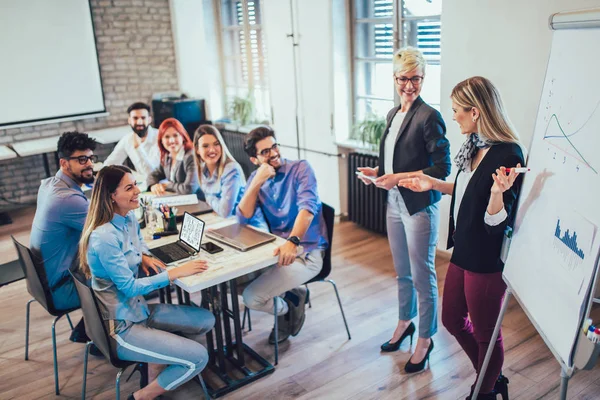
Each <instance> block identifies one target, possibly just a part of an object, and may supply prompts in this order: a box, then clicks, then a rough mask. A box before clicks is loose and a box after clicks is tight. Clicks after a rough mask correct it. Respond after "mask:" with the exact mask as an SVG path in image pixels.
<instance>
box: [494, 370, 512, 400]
mask: <svg viewBox="0 0 600 400" xmlns="http://www.w3.org/2000/svg"><path fill="white" fill-rule="evenodd" d="M509 383H510V381H509V380H508V378H507V377H505V376H504V375H502V374H500V376H499V377H498V380H497V381H496V383H494V393H496V395H498V394H499V395H501V396H502V400H509V399H508V384H509Z"/></svg>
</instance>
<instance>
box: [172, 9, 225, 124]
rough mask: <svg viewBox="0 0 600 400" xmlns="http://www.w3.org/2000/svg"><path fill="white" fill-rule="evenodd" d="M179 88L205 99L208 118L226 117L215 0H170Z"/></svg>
mask: <svg viewBox="0 0 600 400" xmlns="http://www.w3.org/2000/svg"><path fill="white" fill-rule="evenodd" d="M170 6H171V24H172V30H173V41H174V43H175V57H176V64H177V75H178V78H179V89H180V90H181V91H182V92H184V93H186V94H187V95H188V96H190V97H194V98H199V99H205V100H206V113H207V119H215V118H219V117H222V116H223V101H222V91H221V72H220V68H219V55H218V52H217V49H216V42H215V40H214V37H215V32H214V23H213V20H214V13H213V9H212V0H171V1H170Z"/></svg>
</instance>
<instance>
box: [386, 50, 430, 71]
mask: <svg viewBox="0 0 600 400" xmlns="http://www.w3.org/2000/svg"><path fill="white" fill-rule="evenodd" d="M392 64H393V66H394V74H396V73H407V72H410V71H412V70H414V69H417V68H421V70H422V71H423V75H425V67H426V66H427V61H425V57H424V56H423V53H421V51H419V50H418V49H416V48H414V47H403V48H401V49H400V50H398V51H397V52H396V53H395V54H394V57H393V59H392Z"/></svg>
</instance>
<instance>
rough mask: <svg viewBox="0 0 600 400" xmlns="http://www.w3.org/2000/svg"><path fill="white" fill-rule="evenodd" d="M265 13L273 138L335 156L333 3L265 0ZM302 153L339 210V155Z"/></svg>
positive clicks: (289, 153) (326, 198) (287, 152)
mask: <svg viewBox="0 0 600 400" xmlns="http://www.w3.org/2000/svg"><path fill="white" fill-rule="evenodd" d="M263 16H264V23H263V26H264V32H265V40H266V46H267V52H266V53H267V64H268V66H269V87H270V88H271V90H270V94H271V104H272V109H273V120H274V123H273V128H274V129H275V132H276V135H277V140H278V141H279V142H280V143H282V144H284V145H287V146H297V144H298V142H299V147H300V148H303V149H309V150H316V151H319V152H325V153H330V154H336V153H337V147H336V146H335V145H334V141H335V135H334V132H333V127H332V115H333V64H332V63H333V56H332V5H331V2H330V1H323V0H299V1H298V0H291V1H290V0H263ZM291 34H293V35H294V37H293V38H292V37H290V36H289V35H291ZM294 44H295V45H294ZM294 78H296V80H297V85H296V84H295V81H294ZM296 118H297V119H298V120H297V123H298V136H299V139H298V138H297V136H296ZM282 152H283V155H284V157H287V158H290V159H296V158H298V153H297V150H296V149H290V148H284V149H283V151H282ZM300 157H301V158H303V159H306V160H308V161H309V162H310V164H311V166H312V167H313V169H314V170H315V174H316V177H317V184H318V188H319V195H320V197H321V200H322V201H323V202H326V203H328V204H329V205H330V206H332V207H333V208H335V209H336V211H337V212H339V210H340V196H339V172H338V160H337V158H336V157H331V156H327V155H324V154H317V153H314V152H310V151H301V153H300Z"/></svg>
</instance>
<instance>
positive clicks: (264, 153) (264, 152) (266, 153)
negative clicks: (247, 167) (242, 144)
mask: <svg viewBox="0 0 600 400" xmlns="http://www.w3.org/2000/svg"><path fill="white" fill-rule="evenodd" d="M278 150H279V143H275V144H274V145H273V146H271V147H267V148H266V149H262V150H261V151H260V152H259V153H258V154H260V155H261V156H263V157H268V156H269V154H271V152H272V151H278Z"/></svg>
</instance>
